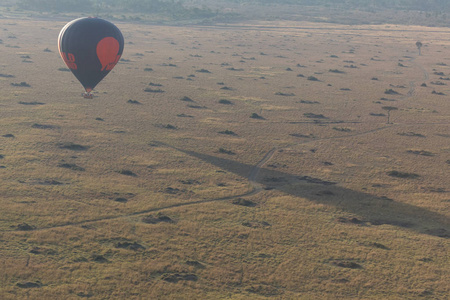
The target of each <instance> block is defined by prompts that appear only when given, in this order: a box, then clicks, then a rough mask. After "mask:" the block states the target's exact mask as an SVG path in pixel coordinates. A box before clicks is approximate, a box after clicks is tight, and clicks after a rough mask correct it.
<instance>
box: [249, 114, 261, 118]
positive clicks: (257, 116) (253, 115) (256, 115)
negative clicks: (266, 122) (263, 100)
mask: <svg viewBox="0 0 450 300" xmlns="http://www.w3.org/2000/svg"><path fill="white" fill-rule="evenodd" d="M250 118H252V119H264V118H263V117H262V116H260V115H258V114H257V113H252V114H251V115H250Z"/></svg>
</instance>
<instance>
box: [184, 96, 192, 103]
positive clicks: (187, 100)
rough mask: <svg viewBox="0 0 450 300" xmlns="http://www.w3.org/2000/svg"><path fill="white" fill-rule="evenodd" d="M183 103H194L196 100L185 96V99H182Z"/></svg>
mask: <svg viewBox="0 0 450 300" xmlns="http://www.w3.org/2000/svg"><path fill="white" fill-rule="evenodd" d="M181 101H186V102H194V100H192V99H191V98H189V97H188V96H184V97H183V98H181Z"/></svg>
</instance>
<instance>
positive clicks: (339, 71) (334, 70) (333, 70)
mask: <svg viewBox="0 0 450 300" xmlns="http://www.w3.org/2000/svg"><path fill="white" fill-rule="evenodd" d="M328 72H331V73H341V74H343V73H345V72H344V71H341V70H338V69H329V70H328Z"/></svg>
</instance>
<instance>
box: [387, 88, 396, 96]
mask: <svg viewBox="0 0 450 300" xmlns="http://www.w3.org/2000/svg"><path fill="white" fill-rule="evenodd" d="M384 93H385V94H386V95H398V92H397V91H394V90H393V89H386V90H385V91H384Z"/></svg>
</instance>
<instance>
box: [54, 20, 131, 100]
mask: <svg viewBox="0 0 450 300" xmlns="http://www.w3.org/2000/svg"><path fill="white" fill-rule="evenodd" d="M123 45H124V41H123V36H122V33H121V32H120V30H119V29H118V28H117V27H116V26H115V25H114V24H112V23H111V22H108V21H105V20H103V19H99V18H80V19H76V20H73V21H71V22H69V23H67V24H66V26H64V27H63V29H62V30H61V32H60V33H59V37H58V49H59V54H60V55H61V57H62V59H63V60H64V62H65V63H66V65H67V66H68V67H69V69H70V70H71V71H72V73H73V74H74V75H75V77H76V78H77V79H78V80H79V81H80V83H81V84H82V85H83V87H84V88H85V90H86V92H87V93H88V94H89V93H90V92H91V91H92V90H93V89H94V88H95V86H96V85H97V84H98V83H99V82H100V81H101V80H102V79H103V78H104V77H105V76H106V75H108V73H109V72H110V71H111V70H112V69H113V68H114V66H115V65H116V64H117V62H118V61H119V59H120V56H121V55H122V52H123Z"/></svg>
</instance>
